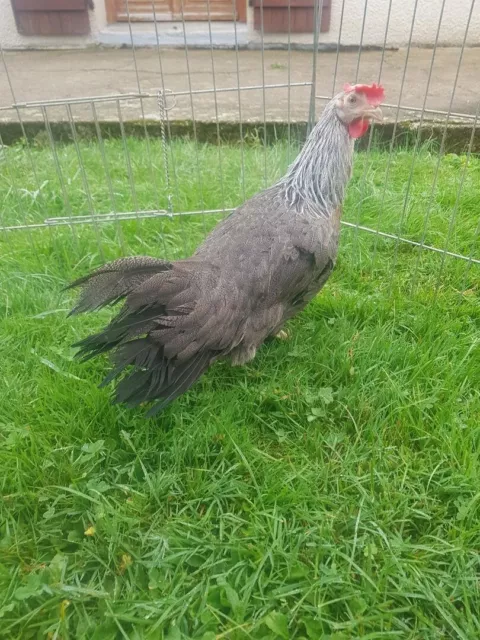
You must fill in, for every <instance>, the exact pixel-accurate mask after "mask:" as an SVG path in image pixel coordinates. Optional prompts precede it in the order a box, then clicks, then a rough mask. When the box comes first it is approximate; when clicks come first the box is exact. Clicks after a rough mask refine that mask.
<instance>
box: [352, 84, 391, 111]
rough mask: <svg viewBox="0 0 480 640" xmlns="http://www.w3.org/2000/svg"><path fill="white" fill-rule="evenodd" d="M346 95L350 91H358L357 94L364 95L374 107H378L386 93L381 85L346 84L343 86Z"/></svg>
mask: <svg viewBox="0 0 480 640" xmlns="http://www.w3.org/2000/svg"><path fill="white" fill-rule="evenodd" d="M343 90H344V91H345V93H350V91H356V92H357V93H363V94H364V95H365V97H366V98H367V100H368V102H369V103H370V104H371V105H372V107H378V105H379V104H380V103H381V102H382V101H383V98H384V97H385V91H384V90H383V87H382V86H381V85H379V84H375V82H374V83H373V84H348V82H347V84H345V85H344V86H343Z"/></svg>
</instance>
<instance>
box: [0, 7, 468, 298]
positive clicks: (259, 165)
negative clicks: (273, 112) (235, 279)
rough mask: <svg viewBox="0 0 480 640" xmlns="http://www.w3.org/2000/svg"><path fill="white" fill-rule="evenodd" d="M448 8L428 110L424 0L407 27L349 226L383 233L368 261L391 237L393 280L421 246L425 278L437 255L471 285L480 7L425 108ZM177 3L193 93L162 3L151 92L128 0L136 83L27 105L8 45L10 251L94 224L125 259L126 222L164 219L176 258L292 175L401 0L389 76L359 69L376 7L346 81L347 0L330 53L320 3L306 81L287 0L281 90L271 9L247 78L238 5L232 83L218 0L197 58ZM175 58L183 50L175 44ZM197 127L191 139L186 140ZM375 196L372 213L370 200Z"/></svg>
mask: <svg viewBox="0 0 480 640" xmlns="http://www.w3.org/2000/svg"><path fill="white" fill-rule="evenodd" d="M446 2H447V0H442V3H441V7H440V10H439V14H438V23H437V26H436V36H435V41H434V44H433V47H432V48H431V50H429V53H428V55H429V63H428V65H427V68H428V71H427V74H426V79H425V86H424V91H423V100H422V101H421V103H420V104H410V103H408V101H407V102H406V101H405V99H404V94H405V90H406V87H407V86H408V82H409V71H410V67H409V64H410V53H411V50H412V47H413V46H414V37H413V34H414V29H415V25H416V22H417V21H418V19H419V13H418V11H419V9H418V6H419V0H415V2H414V3H413V10H412V13H411V15H410V16H407V17H406V18H405V20H409V21H410V23H409V40H408V43H407V45H406V47H405V49H404V51H403V52H402V58H401V59H402V65H401V68H399V76H398V83H397V85H398V86H397V87H396V88H395V98H396V99H395V100H394V101H392V102H388V103H387V104H385V105H384V107H385V111H386V113H387V116H388V126H385V127H384V128H383V129H381V128H380V129H379V128H378V127H371V129H370V133H369V136H368V139H367V141H366V143H365V144H364V147H363V151H362V152H361V153H359V154H358V157H357V170H356V174H355V176H354V180H353V183H352V185H351V188H350V190H349V196H348V197H347V201H346V204H345V216H344V219H343V221H342V223H343V225H344V226H345V227H346V228H347V229H349V233H350V234H351V243H352V244H353V245H355V243H356V244H358V243H359V238H360V237H364V236H365V235H370V236H373V240H372V242H371V243H369V244H368V246H367V249H366V251H367V252H368V254H369V255H368V260H369V261H370V263H372V264H375V263H376V261H377V259H378V253H379V247H380V243H384V242H385V243H388V246H389V247H390V248H389V254H388V256H389V265H390V269H391V272H392V273H394V271H395V268H396V264H397V260H398V256H399V252H400V247H402V246H406V247H411V248H414V249H415V251H416V253H415V260H414V271H413V281H414V282H415V279H416V274H417V271H418V269H419V265H420V262H421V260H422V256H423V255H425V254H426V253H429V254H432V255H435V254H437V256H438V259H437V261H436V263H435V264H434V263H431V268H432V269H435V273H434V274H433V275H434V278H435V280H436V287H437V288H438V286H439V285H440V282H441V278H442V273H443V270H444V267H445V261H446V259H447V258H455V259H457V260H458V261H461V262H463V263H464V282H465V283H466V282H467V274H468V273H469V272H470V269H471V267H472V266H477V265H479V264H480V253H479V247H478V240H479V233H480V213H479V211H478V209H477V207H476V206H475V204H474V203H473V202H472V200H474V199H475V198H474V195H472V194H475V193H477V192H478V189H477V187H476V186H475V185H476V183H478V171H479V167H478V164H477V159H476V157H475V153H476V151H478V143H477V125H478V115H479V105H480V103H478V104H476V105H475V107H474V108H473V109H469V110H468V111H467V110H461V109H459V108H457V107H456V101H455V96H456V91H457V86H458V83H459V78H460V77H461V73H462V62H463V59H464V53H465V49H466V47H467V42H468V33H469V25H470V21H471V18H472V15H473V12H474V8H475V1H474V0H472V2H471V4H470V5H469V13H468V16H467V19H466V22H465V31H464V37H463V42H462V44H461V47H460V48H459V52H458V61H457V65H456V69H455V74H454V77H453V79H452V83H451V84H449V85H448V86H447V87H446V91H447V94H448V96H447V103H448V107H447V108H446V109H439V108H433V107H431V106H429V96H430V94H431V91H432V85H433V83H434V80H435V82H438V77H439V74H441V69H440V70H439V69H438V68H436V66H435V65H436V61H437V56H438V51H439V37H440V33H441V29H442V27H444V9H445V5H446ZM180 4H181V8H180V13H181V20H180V25H181V29H182V31H183V52H182V55H183V57H184V65H185V72H186V73H185V74H184V77H185V82H184V85H183V87H182V86H178V84H176V85H175V83H174V82H173V81H172V77H171V74H169V73H168V72H167V70H166V68H165V65H166V60H168V59H169V55H170V54H169V52H168V50H165V49H164V48H162V46H161V43H160V37H159V24H160V23H161V20H160V18H159V16H157V7H156V3H155V2H153V1H152V3H151V10H152V11H151V14H152V23H153V25H154V28H155V35H156V46H155V48H154V49H151V50H149V57H150V59H152V58H153V57H155V60H156V62H155V66H156V69H155V73H153V74H151V75H150V81H149V86H145V80H144V78H143V81H142V69H141V65H142V60H143V59H140V58H141V57H140V56H139V50H138V48H137V46H136V45H135V38H134V33H133V28H132V24H133V23H132V20H130V9H129V6H130V5H129V0H126V2H125V15H126V19H127V24H128V29H129V34H130V49H129V55H130V56H131V63H132V65H133V70H134V74H135V81H136V91H134V92H128V93H113V94H107V95H84V96H80V97H75V98H72V97H69V98H66V97H62V96H61V95H59V96H55V97H54V98H51V99H48V100H42V99H35V96H32V100H31V101H24V100H23V101H20V100H18V99H17V95H16V91H15V82H14V77H13V75H12V70H11V69H10V66H9V61H8V56H7V55H6V52H5V51H4V49H3V48H2V50H1V56H2V66H3V72H4V74H5V78H6V81H7V84H8V87H9V91H10V94H11V104H9V105H7V106H3V107H0V122H2V121H3V123H4V124H5V123H7V122H8V124H9V127H7V128H4V133H3V134H2V137H1V138H0V144H1V145H2V146H1V154H0V163H1V167H2V183H3V186H2V193H3V196H2V199H3V202H2V203H1V209H0V237H3V238H4V239H5V240H6V242H8V243H9V245H10V246H15V243H16V242H18V240H17V239H18V237H19V235H22V236H25V237H26V238H27V239H28V242H29V243H30V246H31V248H32V250H33V251H38V248H37V247H36V243H37V239H36V238H38V234H39V233H41V232H42V229H43V230H44V231H45V230H46V232H47V233H48V234H49V237H50V238H51V239H52V240H53V239H54V237H55V236H56V237H57V239H58V238H59V237H60V234H62V233H63V234H64V233H68V234H69V237H71V239H72V240H73V242H74V243H78V241H79V239H80V238H81V237H82V234H83V235H85V234H86V233H87V231H86V230H87V229H88V230H89V233H90V232H92V231H93V234H94V242H95V243H96V246H97V251H98V255H99V256H100V258H102V259H103V258H104V257H105V243H106V234H111V233H112V230H113V233H114V236H113V237H114V238H115V243H116V245H117V246H118V248H119V251H121V252H122V253H123V254H125V253H127V252H128V251H129V250H131V247H130V246H129V244H128V242H127V241H126V237H125V233H124V226H125V225H126V224H131V223H135V224H136V225H139V224H142V225H143V226H142V227H141V228H142V232H143V231H144V230H145V229H146V227H145V226H144V225H145V224H150V225H153V224H157V223H158V224H159V225H160V226H157V227H155V230H156V233H158V238H159V240H160V248H159V253H162V254H163V255H164V256H165V257H167V258H170V257H182V256H185V255H188V253H189V252H190V251H192V250H193V248H194V247H195V244H196V242H197V241H198V240H199V239H200V238H201V236H202V235H204V234H205V233H207V231H208V229H209V228H211V226H212V225H213V224H214V223H215V222H216V220H217V219H218V218H219V217H221V216H223V215H225V214H226V213H228V212H229V211H231V210H232V209H234V208H235V207H236V206H238V205H239V204H241V202H243V201H244V200H245V199H246V198H247V197H248V196H250V195H252V194H253V193H255V192H256V191H258V190H259V189H261V188H263V187H266V186H268V185H269V184H271V183H272V182H273V181H274V180H275V179H276V178H277V177H279V176H280V175H281V174H282V172H284V171H285V169H286V167H287V166H288V164H289V163H290V162H291V160H292V159H293V157H294V155H295V153H296V152H297V150H298V148H299V146H300V144H301V142H302V140H303V138H304V136H305V134H306V133H307V132H308V130H309V129H311V127H312V126H313V124H314V122H315V119H316V117H317V115H318V113H319V111H320V109H321V107H322V105H323V104H324V103H325V101H327V100H329V99H330V98H331V97H332V96H333V95H335V93H336V92H337V91H338V90H340V89H341V87H342V84H343V81H344V80H348V81H351V82H357V81H359V80H365V81H377V82H382V81H383V80H384V71H385V59H386V55H388V47H387V42H388V34H389V29H390V28H391V16H392V4H393V0H389V3H388V11H387V13H386V19H385V24H384V25H383V28H384V31H383V46H382V47H381V48H380V49H379V50H378V51H377V52H376V54H375V55H376V56H377V60H378V67H377V68H378V74H377V77H376V78H368V79H365V78H362V77H361V73H362V55H364V52H365V48H364V46H363V37H364V31H365V24H366V21H367V19H368V16H369V11H371V10H372V9H371V8H370V7H369V3H368V0H365V1H364V2H362V3H361V5H362V23H361V27H360V34H359V44H358V47H357V52H356V53H355V55H354V60H353V62H352V54H351V53H349V56H350V57H349V60H350V66H349V67H348V73H349V74H350V75H349V77H343V74H344V73H345V72H346V69H345V65H344V63H343V56H344V55H345V54H344V49H343V46H342V25H343V19H344V14H345V0H343V2H342V3H341V8H340V27H339V35H338V39H337V43H336V47H335V50H334V51H333V52H328V53H324V52H323V51H321V50H320V49H321V48H320V47H319V33H320V25H321V22H322V11H323V10H324V9H323V7H324V4H323V3H322V2H320V0H317V1H316V2H315V3H314V16H313V22H312V32H311V46H310V48H309V52H308V53H304V54H303V55H308V56H309V64H308V68H309V70H310V72H311V73H310V78H309V79H306V78H304V77H302V78H301V79H299V78H297V77H296V75H295V65H294V56H295V55H296V53H295V51H294V48H293V47H292V28H291V26H292V25H291V6H292V5H291V2H290V1H289V2H288V7H287V9H288V29H287V42H286V51H284V52H282V56H281V59H282V61H284V62H283V63H282V65H281V66H282V70H283V71H284V76H283V79H282V82H274V83H272V82H269V81H268V80H267V76H266V73H265V71H266V68H267V65H268V64H270V65H271V64H272V63H271V62H270V59H269V60H268V62H267V54H268V53H269V48H268V43H267V42H266V39H265V33H264V7H263V2H260V3H259V7H258V8H259V15H260V24H259V43H260V47H259V51H256V52H255V55H256V56H257V60H258V66H259V68H257V69H256V72H255V76H254V78H253V79H252V78H251V77H250V76H249V77H245V73H242V56H243V55H244V53H245V52H244V51H243V50H242V48H241V46H240V44H239V40H238V37H237V21H236V17H235V4H234V3H233V4H232V25H233V35H234V38H233V44H232V55H231V58H230V59H231V62H232V67H233V69H232V68H231V69H230V73H229V80H230V79H231V77H232V76H233V77H234V79H235V81H234V82H230V83H225V81H224V79H223V77H222V75H221V74H219V72H218V64H219V55H220V53H222V54H223V52H221V51H219V50H218V49H216V47H215V44H214V38H213V35H212V23H213V21H212V16H211V7H210V0H206V11H207V20H206V26H207V33H208V46H207V47H206V49H205V50H203V51H201V52H199V51H197V50H196V49H193V48H192V47H191V46H190V45H189V38H188V29H187V21H188V17H186V15H185V12H184V6H183V1H182V2H181V3H180ZM0 44H1V43H0ZM200 53H201V55H200ZM251 53H252V52H248V54H249V55H250V54H251ZM175 55H176V56H177V57H178V55H179V52H178V51H176V53H175ZM327 56H328V65H330V66H329V72H328V73H329V75H330V78H331V80H330V83H329V86H326V85H325V84H324V83H322V85H321V86H319V83H318V71H319V66H321V65H323V64H327V62H326V59H327ZM200 58H201V61H200V62H199V60H200ZM199 64H201V65H202V68H203V74H205V73H207V74H208V77H209V86H205V82H203V83H202V86H200V85H199V83H198V82H197V79H198V74H199V67H198V65H199ZM435 74H436V75H435ZM352 75H353V77H352ZM173 85H175V86H173ZM387 93H388V87H387ZM252 94H256V95H259V96H261V99H260V101H259V102H258V104H259V105H260V113H258V114H257V119H256V120H255V121H254V122H253V123H252V122H251V121H250V119H249V118H245V111H246V106H248V104H249V96H251V95H252ZM278 102H281V103H282V104H283V105H284V110H283V113H284V118H283V119H282V121H278V120H277V121H272V118H271V117H270V107H271V105H272V104H275V103H278ZM178 114H182V117H180V118H179V117H178ZM225 114H226V117H225ZM405 116H408V118H409V126H408V128H406V127H405V126H404V125H403V120H404V119H405ZM432 122H433V124H432ZM452 122H455V123H458V122H461V123H463V125H464V128H465V127H467V129H468V131H469V135H468V137H467V139H466V140H465V141H464V144H463V146H462V147H461V149H460V150H461V151H462V154H461V155H454V154H450V153H448V144H447V141H448V136H449V131H450V125H451V123H452ZM13 125H15V126H16V129H15V127H13ZM433 130H435V136H434V137H435V139H433V136H432V131H433ZM12 131H13V132H15V131H16V132H17V133H16V134H15V133H14V134H12ZM1 132H2V128H1V126H0V134H1ZM186 134H188V138H189V142H188V144H187V143H185V144H184V143H180V142H179V141H181V140H182V136H185V135H186ZM232 140H233V141H234V144H231V143H232ZM206 141H207V142H208V144H205V142H206ZM402 154H403V155H402ZM405 154H407V155H405ZM399 158H400V160H401V161H399ZM379 167H380V168H379ZM399 181H400V182H402V183H403V188H402V189H401V193H400V197H399V196H398V193H397V195H396V197H395V198H394V197H392V194H391V190H390V187H391V184H392V182H396V183H398V182H399ZM452 181H453V184H452ZM447 183H448V192H449V194H451V193H454V196H451V195H449V196H448V197H447V196H445V197H444V194H443V195H442V193H443V190H445V185H446V184H447ZM475 189H477V191H475ZM442 198H443V200H442ZM373 200H374V201H375V203H376V205H375V207H372V206H371V203H372V201H373ZM447 200H448V202H447ZM209 214H211V215H209ZM137 228H138V227H137ZM152 228H153V227H152V226H151V227H150V229H152ZM62 230H63V231H62ZM61 237H65V236H61ZM89 237H90V236H89ZM382 246H383V245H382ZM360 253H361V252H360ZM465 286H466V285H465Z"/></svg>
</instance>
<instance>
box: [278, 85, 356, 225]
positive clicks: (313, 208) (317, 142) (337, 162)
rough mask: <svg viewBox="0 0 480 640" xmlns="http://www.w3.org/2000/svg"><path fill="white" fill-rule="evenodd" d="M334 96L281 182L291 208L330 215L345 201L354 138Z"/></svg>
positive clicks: (324, 215)
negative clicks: (340, 116) (344, 121)
mask: <svg viewBox="0 0 480 640" xmlns="http://www.w3.org/2000/svg"><path fill="white" fill-rule="evenodd" d="M341 95H343V94H340V95H338V96H336V97H335V98H334V99H333V100H331V101H330V102H329V103H328V104H327V106H326V107H325V110H324V111H323V113H322V115H321V117H320V119H319V121H318V122H317V124H316V125H315V127H314V129H313V130H312V132H311V133H310V135H309V137H308V139H307V141H306V142H305V145H304V147H303V149H302V151H301V152H300V154H299V155H298V156H297V158H296V160H295V161H294V162H293V164H292V165H291V166H290V168H289V170H288V172H287V174H286V175H285V176H284V177H283V178H282V180H280V182H279V183H278V186H280V187H282V188H283V191H284V196H285V198H286V201H287V204H288V206H289V207H290V208H292V209H295V210H297V211H298V212H303V213H310V214H313V215H316V216H322V217H327V218H328V217H330V216H331V215H332V214H333V213H334V212H335V211H336V209H337V208H338V207H339V206H340V205H341V203H342V202H343V198H344V195H345V189H346V187H347V184H348V181H349V180H350V176H351V171H352V162H353V146H354V141H353V139H352V138H351V137H350V135H349V133H348V129H347V127H346V126H345V124H344V123H343V122H342V121H341V120H340V118H339V117H338V114H337V109H336V101H337V100H338V98H339V97H340V96H341Z"/></svg>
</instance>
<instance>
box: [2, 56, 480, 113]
mask: <svg viewBox="0 0 480 640" xmlns="http://www.w3.org/2000/svg"><path fill="white" fill-rule="evenodd" d="M432 53H433V52H432V50H430V49H412V50H411V51H410V57H409V61H408V66H407V73H406V76H405V81H404V89H403V95H402V99H401V102H402V105H407V106H413V107H422V105H423V101H424V94H425V88H426V83H427V78H428V74H429V69H430V65H431V60H432ZM312 55H313V54H312V52H307V51H293V52H291V58H290V78H291V82H295V83H302V82H309V81H310V80H311V75H312ZM406 56H407V51H406V50H404V49H402V50H399V51H387V52H386V53H385V57H384V63H383V69H382V82H383V84H384V86H385V89H386V98H387V102H389V103H392V104H396V103H397V102H398V99H399V95H400V87H401V84H402V77H403V73H404V68H405V60H406ZM459 56H460V50H459V49H457V48H442V49H438V51H437V53H436V57H435V62H434V66H433V74H432V79H431V83H430V89H429V96H428V99H427V103H426V106H427V108H429V109H437V110H445V111H446V110H448V108H449V105H450V101H451V98H452V90H453V84H454V81H455V75H456V72H457V66H458V61H459ZM161 58H162V64H163V69H164V79H165V86H166V88H167V89H170V90H172V91H186V92H188V90H189V76H188V70H187V58H186V55H185V52H184V51H182V50H173V49H171V50H163V51H162V52H161ZM358 59H359V58H358V53H354V52H353V53H352V52H342V53H341V54H340V57H339V61H338V70H337V84H336V89H339V88H340V87H341V86H342V84H343V82H344V81H353V80H354V79H355V75H356V70H357V64H358ZM381 59H382V53H381V52H380V51H365V52H363V53H362V55H361V57H360V65H359V74H358V77H359V79H360V80H361V81H363V82H372V81H377V80H378V75H379V70H380V63H381ZM5 60H6V63H7V66H8V69H9V75H10V79H11V83H12V87H13V91H14V94H15V95H14V96H12V93H11V90H10V86H9V83H8V81H7V76H6V73H5V69H4V68H3V66H2V65H1V63H0V107H3V106H7V105H11V104H12V103H13V102H14V99H15V101H16V102H24V101H43V100H51V99H62V98H80V97H85V96H98V95H106V94H117V93H128V92H136V91H138V85H137V77H136V73H135V61H134V57H133V55H132V51H131V50H129V49H88V50H80V51H79V50H75V51H21V52H19V51H17V52H6V53H5ZM136 64H137V66H138V73H139V81H140V87H141V89H142V91H155V90H156V89H157V88H159V87H160V86H161V77H160V73H159V54H158V51H157V50H156V49H155V48H150V49H139V50H137V51H136ZM213 65H214V69H215V82H216V87H217V89H222V88H232V87H233V88H234V87H236V86H237V57H236V54H235V51H222V50H215V51H214V52H213ZM288 65H289V56H288V52H287V51H276V50H267V51H265V52H264V64H263V73H262V54H261V52H260V51H240V52H239V53H238V66H239V78H240V84H241V85H242V86H253V85H261V84H262V82H263V79H265V83H266V84H279V83H286V82H287V81H288ZM335 65H336V54H335V53H334V52H332V53H331V52H320V53H319V54H318V72H317V95H331V93H332V89H333V86H332V85H333V76H334V69H335ZM188 66H189V68H190V81H191V87H192V89H193V90H204V89H211V88H212V87H213V75H212V54H211V52H210V51H205V50H191V51H189V53H188ZM479 69H480V48H471V49H466V50H465V52H464V56H463V62H462V66H461V69H460V74H459V77H458V83H457V88H456V91H455V95H454V99H453V110H454V111H455V112H459V113H467V114H473V113H475V110H476V108H477V104H478V100H479V96H480V93H479V88H478V87H479V83H478V79H479ZM264 95H265V115H266V119H267V120H269V121H273V122H275V121H287V119H288V117H289V116H290V118H291V121H292V122H294V121H299V122H301V121H305V120H306V119H307V116H308V105H309V95H310V87H292V88H291V92H290V108H289V97H288V90H287V89H286V88H276V89H266V90H265V92H263V91H262V90H258V89H256V90H252V91H244V92H242V99H241V109H242V119H243V120H244V121H246V122H261V121H263V117H264V114H263V109H264ZM321 104H322V103H321V102H319V103H318V108H319V109H320V108H321ZM122 105H123V108H122V113H123V117H124V118H125V119H127V120H132V119H138V118H139V117H140V115H141V111H140V105H139V101H138V100H136V99H132V100H128V101H125V102H122ZM217 109H218V117H219V120H220V121H224V122H229V121H230V122H231V121H237V120H238V119H239V109H238V93H237V92H236V91H231V92H225V93H218V94H217ZM144 110H145V115H146V117H148V118H158V108H157V105H156V102H155V100H146V101H145V104H144ZM289 111H290V114H289ZM73 112H74V116H75V118H78V119H91V118H92V110H91V106H90V105H76V106H75V107H74V109H73ZM97 112H98V117H99V118H100V119H102V120H117V118H118V115H117V106H116V104H115V102H105V103H101V104H99V105H98V107H97ZM193 112H194V115H195V119H197V120H199V121H206V122H208V121H212V120H215V97H214V94H213V93H209V94H208V93H207V94H200V95H196V96H195V97H194V98H193ZM22 115H23V117H24V118H25V120H26V121H33V120H38V119H41V118H42V112H41V109H40V108H38V107H35V108H29V109H25V110H22ZM386 115H387V117H388V116H390V117H393V116H394V115H395V110H390V111H388V110H387V114H386ZM49 116H50V118H51V119H52V120H65V119H66V118H67V113H66V109H65V107H64V106H63V107H55V108H51V109H49ZM413 116H415V113H414V112H411V111H408V110H406V111H403V110H402V111H401V113H400V117H401V118H404V119H410V118H412V117H413ZM191 117H192V102H191V100H190V98H189V96H179V97H177V100H176V106H175V108H174V109H173V110H172V111H171V118H172V119H175V120H182V119H191ZM8 120H10V121H11V120H17V115H16V113H15V111H14V110H2V111H0V122H1V121H8Z"/></svg>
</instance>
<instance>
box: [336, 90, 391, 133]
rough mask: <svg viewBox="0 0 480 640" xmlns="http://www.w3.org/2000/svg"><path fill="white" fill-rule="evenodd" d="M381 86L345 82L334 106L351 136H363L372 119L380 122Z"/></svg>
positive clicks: (381, 116)
mask: <svg viewBox="0 0 480 640" xmlns="http://www.w3.org/2000/svg"><path fill="white" fill-rule="evenodd" d="M383 98H384V91H383V87H381V86H380V85H378V84H371V85H369V84H354V85H351V84H346V85H345V86H344V87H343V93H341V94H340V95H339V96H338V97H337V101H336V108H337V115H338V117H339V118H340V120H341V121H342V122H343V123H344V124H345V125H346V126H347V127H348V133H349V134H350V136H351V137H352V138H360V137H361V136H363V135H364V134H365V133H366V132H367V130H368V127H369V126H370V122H371V121H372V120H376V121H377V122H381V121H382V120H383V115H382V111H381V109H380V107H379V105H380V103H381V102H382V101H383Z"/></svg>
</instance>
